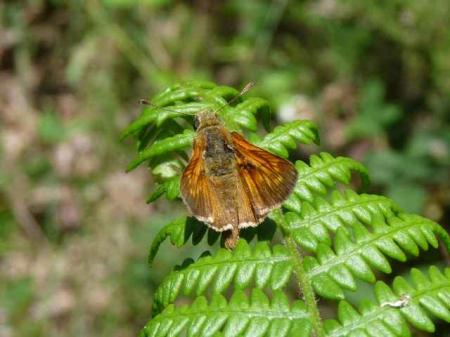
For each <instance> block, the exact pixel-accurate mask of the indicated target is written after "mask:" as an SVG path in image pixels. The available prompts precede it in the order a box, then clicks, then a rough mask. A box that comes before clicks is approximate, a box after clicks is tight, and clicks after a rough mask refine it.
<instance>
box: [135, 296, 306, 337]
mask: <svg viewBox="0 0 450 337" xmlns="http://www.w3.org/2000/svg"><path fill="white" fill-rule="evenodd" d="M218 332H221V333H222V335H223V336H225V337H237V336H240V337H257V336H258V337H259V336H267V337H288V336H298V337H302V336H304V337H309V336H310V332H311V323H310V321H309V314H308V312H307V311H306V308H305V305H304V303H303V302H302V301H295V302H294V303H292V304H290V303H289V300H288V298H287V297H286V295H284V294H283V293H282V292H280V291H274V292H273V295H272V298H271V299H269V298H268V297H267V295H266V294H264V292H262V291H261V290H259V289H254V290H253V291H252V292H251V296H250V298H249V297H247V295H245V293H244V292H242V291H239V290H237V291H235V293H234V294H233V296H232V297H231V299H230V301H229V302H227V300H226V299H225V298H224V297H223V296H222V295H219V294H215V295H213V297H212V299H211V301H210V302H209V303H208V301H207V299H206V298H205V297H203V296H200V297H198V298H196V300H195V301H194V302H193V303H192V304H191V305H189V306H183V307H179V308H177V307H175V306H174V305H170V306H168V307H167V308H166V309H165V310H164V311H163V312H162V313H160V314H159V315H157V316H156V317H154V318H153V319H152V320H151V321H150V322H149V323H148V324H147V326H146V327H145V328H144V330H143V332H142V334H141V336H145V337H165V336H173V337H177V336H189V337H197V336H202V337H207V336H214V334H216V333H218Z"/></svg>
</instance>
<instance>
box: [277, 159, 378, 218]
mask: <svg viewBox="0 0 450 337" xmlns="http://www.w3.org/2000/svg"><path fill="white" fill-rule="evenodd" d="M295 167H296V168H297V171H298V181H297V184H296V186H295V188H294V191H293V193H292V194H291V196H290V197H289V199H288V200H287V201H286V202H285V203H284V206H285V207H286V208H288V209H290V210H292V211H296V212H301V209H302V202H303V201H308V202H310V203H312V202H313V201H314V198H315V197H317V196H324V195H325V194H326V193H327V191H328V190H329V188H331V187H334V186H335V185H336V183H343V184H346V185H347V184H349V183H350V180H351V176H352V172H353V171H355V172H358V173H359V174H360V176H361V179H362V181H363V185H364V186H366V185H368V183H369V176H368V172H367V169H366V168H365V167H364V166H363V165H362V164H360V163H359V162H357V161H356V160H353V159H350V158H346V157H333V156H331V155H330V154H328V153H326V152H322V153H320V154H319V155H312V156H311V157H310V159H309V165H307V164H306V163H304V162H302V161H297V162H296V163H295Z"/></svg>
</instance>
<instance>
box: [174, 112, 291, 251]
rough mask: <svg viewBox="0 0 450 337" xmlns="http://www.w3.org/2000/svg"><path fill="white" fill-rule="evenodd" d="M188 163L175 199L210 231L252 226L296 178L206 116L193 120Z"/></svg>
mask: <svg viewBox="0 0 450 337" xmlns="http://www.w3.org/2000/svg"><path fill="white" fill-rule="evenodd" d="M197 122H198V126H197V134H196V137H195V140H194V146H193V152H192V156H191V159H190V161H189V163H188V165H187V166H186V168H185V170H184V172H183V175H182V178H181V195H182V198H183V201H184V202H185V204H186V205H187V207H188V209H189V210H190V212H191V213H192V214H193V215H194V216H195V217H196V218H197V219H199V220H200V221H203V222H205V223H206V224H207V225H209V226H210V227H212V228H213V229H214V230H216V231H225V230H231V233H232V235H231V237H230V238H229V240H227V242H226V245H227V246H228V247H230V248H233V247H234V246H235V244H236V241H237V239H238V234H239V229H240V228H244V227H249V226H257V225H258V224H259V223H261V222H262V221H263V220H264V218H265V217H266V216H267V214H268V213H269V212H270V211H271V210H272V209H274V208H276V207H279V206H281V203H282V202H283V201H284V200H285V199H286V198H287V197H288V195H289V194H290V192H291V191H292V189H293V187H294V185H295V182H296V179H297V172H296V170H295V168H294V166H293V165H292V164H291V163H290V162H289V161H287V160H285V159H282V158H280V157H277V156H275V155H273V154H271V153H269V152H267V151H265V150H263V149H261V148H259V147H257V146H255V145H253V144H251V143H249V142H247V141H246V140H245V139H244V138H243V137H242V136H241V135H239V134H238V133H235V132H230V131H228V129H226V128H225V127H224V126H223V124H222V123H221V121H220V120H219V118H218V117H217V116H216V115H215V114H214V113H213V112H210V111H204V112H201V113H199V114H198V115H197Z"/></svg>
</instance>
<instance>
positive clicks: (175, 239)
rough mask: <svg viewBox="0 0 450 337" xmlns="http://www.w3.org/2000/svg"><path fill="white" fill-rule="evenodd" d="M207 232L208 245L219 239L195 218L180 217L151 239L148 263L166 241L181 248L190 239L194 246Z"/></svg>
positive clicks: (151, 261)
mask: <svg viewBox="0 0 450 337" xmlns="http://www.w3.org/2000/svg"><path fill="white" fill-rule="evenodd" d="M207 232H208V241H209V243H210V244H213V243H214V242H216V241H217V239H218V238H219V233H218V232H215V231H208V228H207V227H206V226H205V225H204V224H203V223H201V222H199V221H198V220H197V219H195V218H192V217H182V218H179V219H176V220H174V221H172V222H170V223H169V224H167V225H165V226H164V227H163V228H162V229H161V230H160V231H159V232H158V234H156V236H155V238H154V239H153V242H152V245H151V247H150V252H149V255H148V261H149V263H150V264H151V263H153V260H154V258H155V256H156V254H157V253H158V250H159V247H160V246H161V244H162V243H163V242H164V241H165V240H166V239H169V240H170V242H171V243H172V245H174V246H176V247H182V246H184V244H185V243H186V242H187V241H189V239H191V238H192V242H193V243H194V244H195V243H198V242H199V241H200V240H201V239H202V238H203V237H204V236H205V234H206V233H207Z"/></svg>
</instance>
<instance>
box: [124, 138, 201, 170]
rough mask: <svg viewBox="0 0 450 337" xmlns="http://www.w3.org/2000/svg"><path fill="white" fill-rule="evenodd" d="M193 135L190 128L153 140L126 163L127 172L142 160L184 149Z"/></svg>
mask: <svg viewBox="0 0 450 337" xmlns="http://www.w3.org/2000/svg"><path fill="white" fill-rule="evenodd" d="M194 137H195V132H194V131H192V130H185V131H184V132H183V133H182V134H177V135H175V136H172V137H167V138H164V139H161V140H157V141H155V142H154V143H153V144H152V145H151V146H149V147H147V148H146V149H145V150H143V151H142V152H139V155H138V157H137V158H136V159H135V160H133V161H132V162H131V163H130V165H128V168H127V172H129V171H131V170H133V169H135V168H136V167H137V166H138V165H139V164H141V163H142V162H144V161H146V160H149V159H151V158H153V157H156V156H159V155H162V154H166V153H168V152H171V151H176V150H186V149H188V148H190V147H191V146H192V142H193V140H194Z"/></svg>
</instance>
